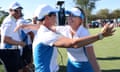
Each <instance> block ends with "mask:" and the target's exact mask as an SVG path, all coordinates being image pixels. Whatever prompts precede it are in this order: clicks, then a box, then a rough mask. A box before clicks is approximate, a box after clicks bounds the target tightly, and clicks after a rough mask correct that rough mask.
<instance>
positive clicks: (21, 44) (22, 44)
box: [18, 41, 26, 47]
mask: <svg viewBox="0 0 120 72" xmlns="http://www.w3.org/2000/svg"><path fill="white" fill-rule="evenodd" d="M18 45H20V46H22V47H24V46H25V45H26V44H25V43H24V42H22V41H21V42H19V43H18Z"/></svg>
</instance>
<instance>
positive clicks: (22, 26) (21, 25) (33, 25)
mask: <svg viewBox="0 0 120 72" xmlns="http://www.w3.org/2000/svg"><path fill="white" fill-rule="evenodd" d="M39 27H40V24H20V25H18V26H17V27H16V28H15V29H14V32H16V31H18V30H19V29H20V28H23V29H31V30H38V29H39Z"/></svg>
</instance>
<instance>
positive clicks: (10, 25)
mask: <svg viewBox="0 0 120 72" xmlns="http://www.w3.org/2000/svg"><path fill="white" fill-rule="evenodd" d="M15 27H16V19H15V18H14V17H12V16H11V15H9V16H8V17H6V18H5V19H4V21H3V23H2V26H1V47H0V48H1V49H5V48H12V47H13V46H14V45H11V44H7V43H4V42H3V40H4V37H5V36H9V37H11V38H12V39H13V40H16V41H21V39H20V37H19V33H18V32H14V29H15Z"/></svg>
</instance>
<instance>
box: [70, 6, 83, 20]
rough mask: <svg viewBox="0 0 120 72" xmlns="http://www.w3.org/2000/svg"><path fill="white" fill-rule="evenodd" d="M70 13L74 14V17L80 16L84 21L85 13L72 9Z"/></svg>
mask: <svg viewBox="0 0 120 72" xmlns="http://www.w3.org/2000/svg"><path fill="white" fill-rule="evenodd" d="M70 12H71V13H72V15H74V16H79V17H80V18H82V19H84V15H83V13H82V12H81V11H80V10H79V9H78V8H72V9H71V10H70Z"/></svg>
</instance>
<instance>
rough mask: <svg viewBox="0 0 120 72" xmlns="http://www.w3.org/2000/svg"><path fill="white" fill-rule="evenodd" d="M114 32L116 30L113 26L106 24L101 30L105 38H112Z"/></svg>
mask: <svg viewBox="0 0 120 72" xmlns="http://www.w3.org/2000/svg"><path fill="white" fill-rule="evenodd" d="M114 32H115V29H114V25H113V24H105V26H104V27H103V28H102V30H101V34H102V35H103V36H104V37H108V36H112V35H113V33H114Z"/></svg>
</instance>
